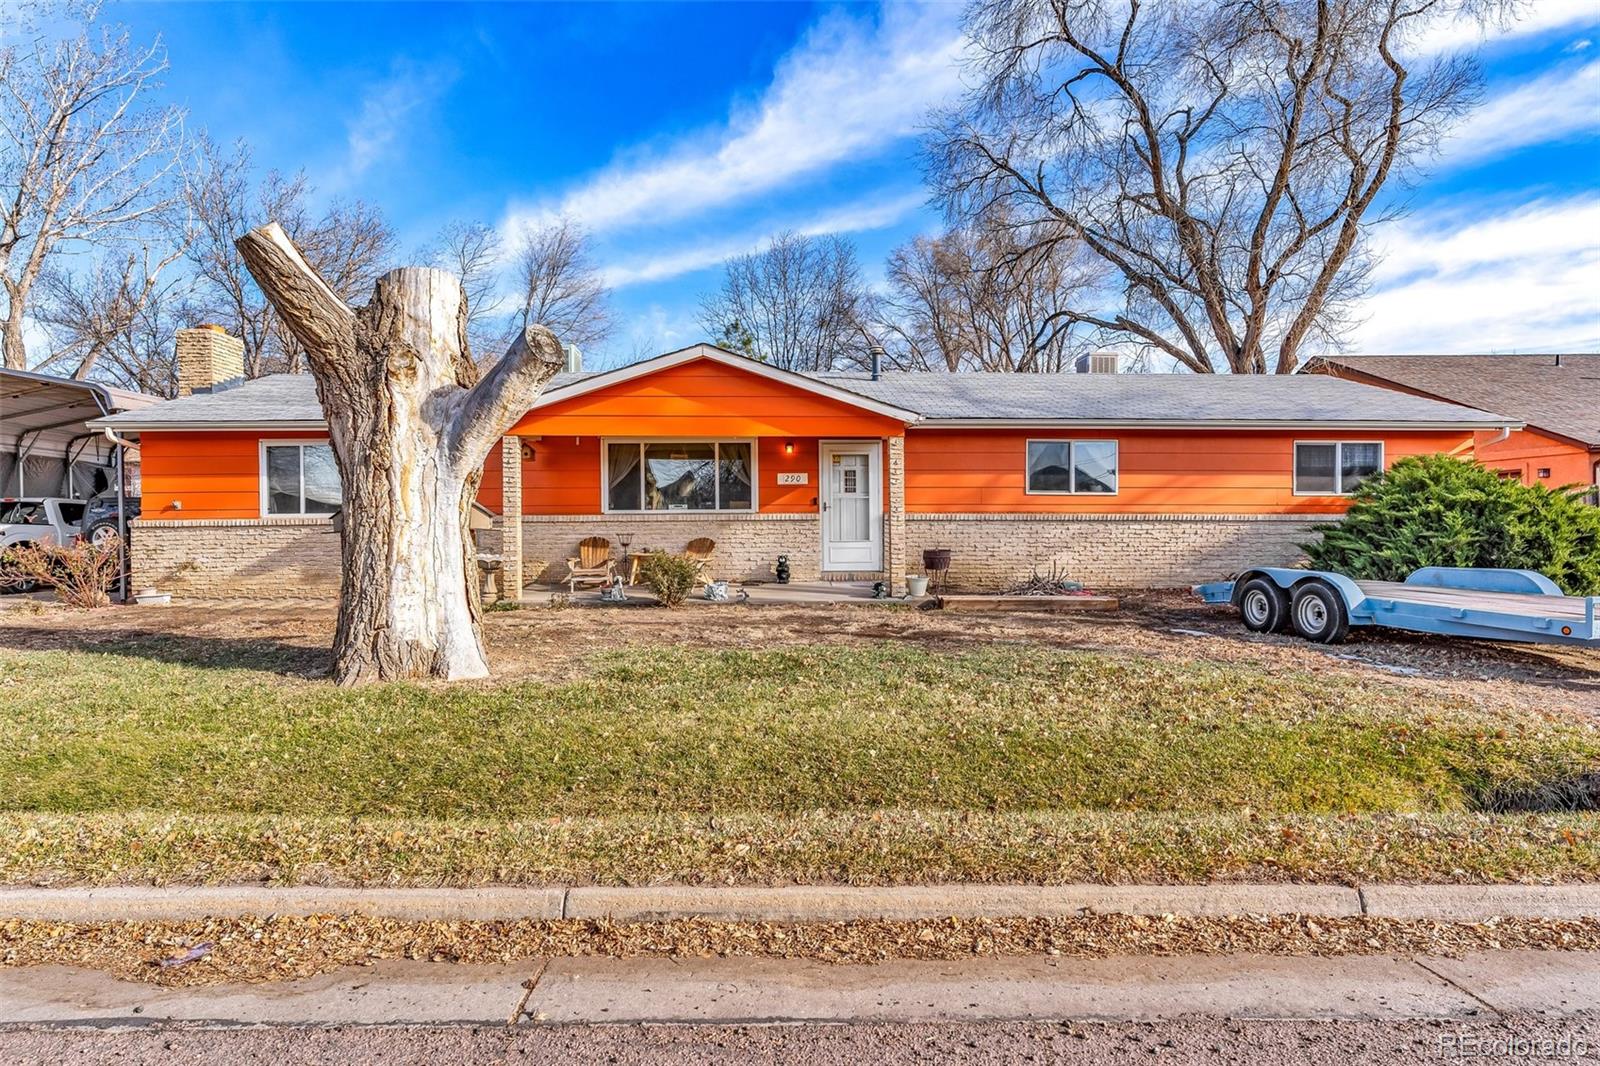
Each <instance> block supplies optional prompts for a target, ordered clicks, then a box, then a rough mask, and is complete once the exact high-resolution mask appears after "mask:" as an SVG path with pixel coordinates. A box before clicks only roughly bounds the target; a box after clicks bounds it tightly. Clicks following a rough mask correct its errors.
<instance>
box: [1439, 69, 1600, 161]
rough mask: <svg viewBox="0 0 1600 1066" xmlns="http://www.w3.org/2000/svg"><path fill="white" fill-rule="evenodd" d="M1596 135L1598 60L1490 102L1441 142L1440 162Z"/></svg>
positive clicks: (1537, 80) (1599, 94)
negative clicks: (1446, 139) (1442, 143)
mask: <svg viewBox="0 0 1600 1066" xmlns="http://www.w3.org/2000/svg"><path fill="white" fill-rule="evenodd" d="M1597 132H1600V60H1594V61H1591V62H1590V63H1588V64H1586V65H1584V66H1579V67H1570V66H1569V67H1565V68H1562V69H1560V70H1553V71H1550V72H1549V73H1547V74H1541V75H1540V76H1539V77H1537V78H1534V79H1532V80H1531V81H1526V82H1522V83H1521V84H1519V85H1517V86H1516V87H1514V88H1512V89H1510V90H1508V91H1506V92H1503V93H1501V94H1500V95H1498V96H1493V97H1490V98H1489V100H1488V102H1486V103H1485V104H1484V105H1483V106H1482V107H1480V108H1478V110H1476V111H1474V112H1473V113H1472V114H1470V115H1468V116H1467V118H1466V120H1465V121H1464V122H1462V124H1461V126H1460V128H1459V129H1457V130H1456V132H1455V134H1454V135H1453V136H1452V137H1451V138H1450V139H1449V140H1448V141H1446V142H1445V144H1444V147H1443V150H1442V152H1441V160H1442V161H1443V162H1445V163H1447V164H1458V163H1468V162H1472V161H1475V160H1479V159H1484V158H1486V157H1489V156H1495V155H1502V154H1504V153H1506V152H1509V151H1513V150H1515V149H1518V148H1525V147H1527V146H1528V145H1531V144H1547V143H1550V142H1552V141H1559V140H1562V139H1565V138H1569V137H1576V136H1584V135H1590V134H1594V133H1597Z"/></svg>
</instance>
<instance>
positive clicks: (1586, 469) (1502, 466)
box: [1478, 429, 1600, 489]
mask: <svg viewBox="0 0 1600 1066" xmlns="http://www.w3.org/2000/svg"><path fill="white" fill-rule="evenodd" d="M1493 436H1494V435H1493V434H1489V433H1482V434H1479V436H1478V440H1479V444H1478V462H1480V463H1482V464H1483V465H1484V466H1487V467H1489V468H1491V469H1493V470H1502V471H1516V472H1517V474H1518V476H1519V477H1521V478H1522V480H1523V482H1524V483H1525V484H1528V485H1544V486H1545V487H1547V488H1552V489H1554V488H1561V487H1562V486H1564V485H1593V484H1594V483H1595V469H1594V467H1595V463H1597V462H1600V452H1597V451H1591V450H1589V449H1588V448H1585V447H1583V446H1582V445H1581V444H1574V443H1572V442H1571V441H1570V440H1566V439H1564V438H1561V437H1552V436H1550V435H1549V434H1546V433H1540V432H1539V431H1538V430H1536V429H1518V430H1513V431H1512V433H1511V436H1509V437H1507V438H1506V439H1505V440H1503V441H1500V442H1499V443H1498V444H1489V443H1486V442H1487V441H1489V440H1491V439H1493ZM1540 470H1548V471H1550V476H1549V477H1540V476H1539V471H1540Z"/></svg>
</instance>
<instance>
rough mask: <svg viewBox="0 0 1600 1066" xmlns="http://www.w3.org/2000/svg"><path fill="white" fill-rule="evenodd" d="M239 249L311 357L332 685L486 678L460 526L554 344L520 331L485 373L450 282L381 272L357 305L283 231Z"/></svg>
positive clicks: (468, 547) (456, 285)
mask: <svg viewBox="0 0 1600 1066" xmlns="http://www.w3.org/2000/svg"><path fill="white" fill-rule="evenodd" d="M239 252H240V254H241V255H242V256H243V257H244V261H245V263H246V264H247V265H248V267H249V270H250V273H251V275H252V276H253V277H254V278H255V279H256V281H257V283H258V284H259V285H260V286H261V290H262V291H263V292H264V293H266V295H267V298H268V299H269V300H270V301H271V302H272V305H273V307H275V308H276V309H277V311H278V313H279V314H280V315H282V317H283V321H284V322H285V323H286V324H287V326H288V328H289V329H291V330H293V331H294V335H295V337H296V339H297V340H298V341H299V343H300V344H301V345H302V346H303V347H304V349H305V352H306V355H307V359H308V361H309V363H310V367H311V373H312V374H313V376H315V377H316V379H317V395H318V397H319V398H320V400H321V402H322V409H323V413H324V414H325V416H326V417H327V420H328V434H329V440H330V443H331V445H332V447H333V454H334V458H335V461H336V462H337V463H338V466H339V475H340V478H341V479H342V483H343V491H344V504H343V510H342V512H341V515H342V520H343V528H342V531H341V550H342V555H343V566H342V567H341V572H342V578H341V581H342V584H341V588H340V594H339V626H338V631H337V633H336V635H335V637H334V678H335V679H336V680H337V681H338V682H339V683H340V684H346V685H348V684H353V683H356V682H360V681H367V680H380V679H381V680H392V679H399V678H409V677H438V678H444V679H446V680H454V679H457V678H472V677H485V676H487V675H488V672H489V669H488V664H487V662H486V660H485V658H484V654H483V640H482V636H481V634H480V633H479V622H480V619H481V608H480V606H479V602H478V595H477V586H478V581H477V577H478V575H477V564H476V560H475V558H474V555H473V547H472V537H471V534H470V532H469V528H468V518H469V516H470V514H471V510H472V503H473V500H474V499H475V497H476V496H477V492H478V482H479V479H480V478H481V477H482V469H483V461H484V459H485V458H486V457H487V456H488V454H489V449H490V448H491V447H493V446H494V445H495V444H496V443H497V442H498V441H499V440H500V437H501V434H503V433H504V432H505V431H506V430H507V429H508V428H510V427H511V425H512V424H513V423H514V422H515V421H516V420H517V419H518V418H520V417H521V416H522V415H523V414H524V413H525V412H526V411H527V410H528V408H529V407H530V406H531V405H532V404H533V401H534V400H535V399H537V398H538V396H539V393H540V392H541V391H542V390H543V388H544V384H545V382H546V381H548V380H549V379H550V377H551V376H552V375H554V374H555V373H556V371H557V370H559V369H560V368H561V364H562V352H561V345H560V344H559V342H558V341H557V340H556V338H555V337H554V336H553V335H552V334H551V333H550V331H549V330H547V329H544V328H543V327H541V326H538V325H529V326H528V327H527V328H526V329H524V330H523V331H522V332H521V333H520V334H519V335H518V337H517V339H516V340H515V341H514V342H513V344H512V345H511V347H510V348H509V349H508V350H507V351H506V353H505V355H503V356H502V357H501V358H500V361H499V362H498V363H496V364H495V365H494V367H493V368H492V369H490V370H489V371H488V373H487V374H485V375H483V376H482V377H481V378H480V377H479V374H478V368H477V367H476V366H475V365H474V364H473V362H472V360H471V359H470V358H468V355H467V344H466V331H465V328H464V326H465V321H466V315H465V307H464V303H463V293H462V289H461V283H460V281H459V280H457V279H456V278H455V277H454V276H453V275H450V274H447V273H446V272H444V271H442V270H436V269H433V268H430V267H402V268H400V269H398V270H391V271H389V272H388V273H386V274H384V275H383V276H382V277H380V278H379V279H378V280H377V283H376V284H375V285H374V286H373V290H372V299H371V301H370V302H369V303H368V304H367V305H366V306H365V307H361V308H357V309H352V308H351V307H350V305H349V304H348V303H347V302H345V301H344V300H343V299H341V298H340V297H339V295H338V294H337V293H336V292H334V290H333V288H332V287H331V286H330V285H328V283H327V282H326V281H324V280H323V279H322V278H321V277H320V276H319V275H318V273H317V271H316V270H315V269H313V268H312V266H311V264H310V263H309V262H308V261H307V260H306V258H305V257H304V256H303V255H301V254H300V251H299V250H298V249H297V248H296V247H295V245H294V243H293V242H292V241H291V240H290V239H289V236H288V234H287V233H285V232H284V230H283V229H282V228H281V227H279V226H277V225H275V224H274V225H267V226H263V227H261V228H260V229H256V230H252V231H251V232H249V233H247V234H245V235H244V236H243V237H241V238H239Z"/></svg>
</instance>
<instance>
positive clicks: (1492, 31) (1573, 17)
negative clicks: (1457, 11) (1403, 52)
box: [1415, 0, 1600, 53]
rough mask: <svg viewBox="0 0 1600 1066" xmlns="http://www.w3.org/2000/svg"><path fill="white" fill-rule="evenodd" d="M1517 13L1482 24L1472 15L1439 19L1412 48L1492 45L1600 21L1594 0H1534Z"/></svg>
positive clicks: (1424, 50) (1434, 49) (1430, 50)
mask: <svg viewBox="0 0 1600 1066" xmlns="http://www.w3.org/2000/svg"><path fill="white" fill-rule="evenodd" d="M1519 14H1520V16H1521V17H1520V18H1516V19H1512V20H1509V21H1507V22H1505V23H1503V24H1495V23H1491V24H1489V25H1483V24H1481V23H1479V22H1478V21H1477V20H1476V19H1471V18H1464V19H1457V20H1456V21H1454V22H1447V23H1442V24H1440V25H1438V26H1435V27H1433V28H1432V29H1430V30H1429V31H1428V32H1427V33H1426V34H1424V35H1423V36H1422V38H1421V39H1420V40H1419V41H1417V43H1416V46H1415V50H1416V51H1419V52H1422V53H1436V52H1451V51H1455V50H1456V49H1460V48H1477V47H1479V46H1482V45H1491V46H1492V45H1494V44H1498V43H1500V42H1503V41H1508V40H1512V39H1515V38H1517V37H1531V36H1533V35H1535V34H1540V33H1550V32H1552V31H1554V30H1562V29H1567V28H1569V27H1575V26H1589V25H1595V24H1600V8H1596V6H1595V3H1594V0H1537V2H1536V3H1532V4H1528V5H1526V6H1524V7H1523V8H1522V9H1521V11H1520V12H1519Z"/></svg>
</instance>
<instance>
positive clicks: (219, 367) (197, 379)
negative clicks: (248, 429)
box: [178, 323, 244, 396]
mask: <svg viewBox="0 0 1600 1066" xmlns="http://www.w3.org/2000/svg"><path fill="white" fill-rule="evenodd" d="M242 380H244V341H242V340H240V339H239V338H238V337H233V336H230V335H229V334H228V331H227V330H225V329H223V328H222V327H221V326H217V325H211V324H209V323H208V324H206V325H201V326H196V327H194V328H193V329H180V330H179V331H178V395H179V396H188V395H190V394H192V393H196V392H212V391H214V390H215V389H216V388H217V387H218V386H221V385H229V384H232V383H233V382H236V381H242Z"/></svg>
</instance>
